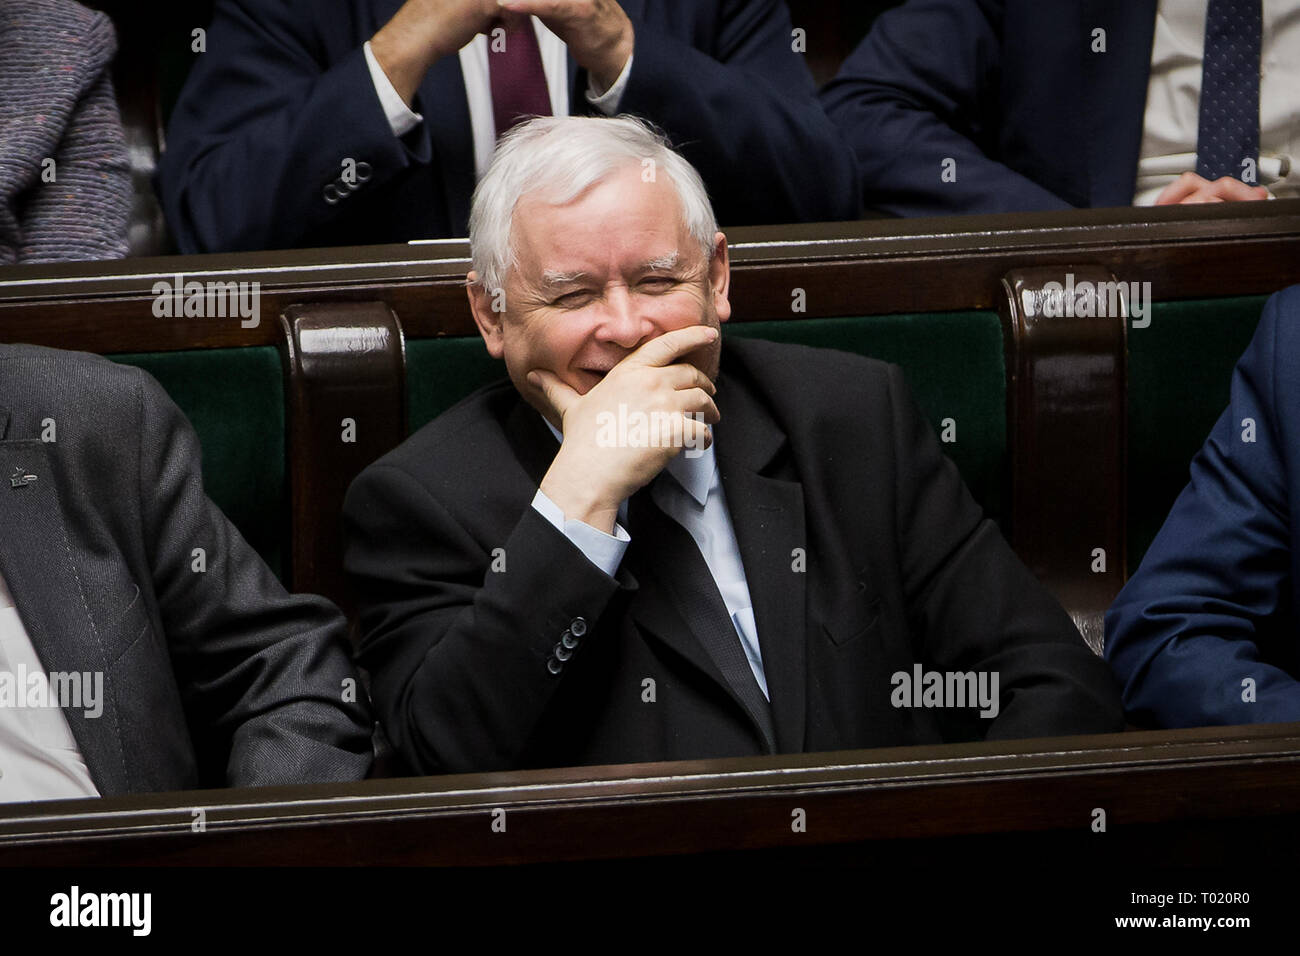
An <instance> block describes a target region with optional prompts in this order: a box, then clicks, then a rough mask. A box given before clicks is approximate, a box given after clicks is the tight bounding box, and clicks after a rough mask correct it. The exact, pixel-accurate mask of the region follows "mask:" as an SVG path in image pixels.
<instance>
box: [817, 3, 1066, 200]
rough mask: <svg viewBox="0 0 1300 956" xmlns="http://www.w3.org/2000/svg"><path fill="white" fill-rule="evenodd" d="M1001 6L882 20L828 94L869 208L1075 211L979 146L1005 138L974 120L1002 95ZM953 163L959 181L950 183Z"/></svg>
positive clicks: (917, 6) (920, 8) (954, 6)
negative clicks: (946, 175)
mask: <svg viewBox="0 0 1300 956" xmlns="http://www.w3.org/2000/svg"><path fill="white" fill-rule="evenodd" d="M1002 8H1003V4H1002V3H1001V2H997V0H977V2H975V0H911V2H909V3H907V4H905V5H903V6H902V7H899V8H897V9H894V10H890V11H887V12H885V13H883V14H881V15H880V17H879V18H878V19H877V20H876V21H875V23H874V24H872V27H871V31H870V32H869V33H868V34H867V36H866V38H865V39H863V41H862V43H861V44H859V46H858V48H857V49H856V50H854V51H853V53H851V54H850V55H849V57H848V59H846V60H845V61H844V64H843V66H842V67H841V68H840V72H839V74H838V75H837V76H836V77H835V79H834V80H832V81H831V82H830V83H828V84H827V85H826V87H825V89H823V90H822V93H821V102H822V106H823V107H824V108H825V110H826V114H827V115H828V116H829V117H830V118H831V120H832V122H834V124H835V125H836V126H837V127H838V128H839V129H840V131H841V133H842V134H843V136H844V137H845V139H846V140H847V141H848V143H849V145H850V146H851V147H852V149H853V152H854V154H855V155H856V157H857V171H858V175H859V180H860V183H861V187H862V192H863V201H864V202H865V203H866V205H868V206H870V207H873V208H876V209H882V210H885V211H886V212H891V213H894V214H896V215H899V216H941V215H950V214H953V213H994V212H1018V211H1026V210H1036V209H1069V208H1071V206H1070V204H1069V203H1067V202H1066V201H1065V200H1063V199H1061V198H1060V197H1059V196H1057V195H1056V194H1054V193H1052V192H1049V191H1048V190H1046V189H1044V188H1043V187H1042V186H1040V185H1038V184H1037V183H1035V182H1033V181H1032V180H1030V179H1028V178H1026V177H1025V176H1023V175H1021V174H1020V173H1018V172H1016V171H1015V170H1013V169H1011V168H1010V167H1008V166H1007V165H1005V164H1004V163H1001V162H998V161H997V160H995V159H992V158H990V157H989V156H988V155H987V153H986V152H985V151H984V149H982V148H981V147H980V146H979V145H978V144H977V142H976V140H977V139H981V138H982V139H985V140H988V141H993V140H995V139H996V135H997V131H996V130H977V129H976V128H975V127H974V125H973V123H972V118H974V117H978V116H980V115H982V114H983V113H986V112H987V111H988V110H987V107H986V106H985V101H987V100H988V99H989V98H990V97H995V96H996V95H997V83H998V67H999V63H998V61H999V56H1000V47H1001V42H1002V41H1001V37H1000V32H1001V18H1002ZM975 122H978V121H977V120H976V121H975ZM946 159H952V160H954V161H955V163H956V165H955V167H953V171H954V172H955V174H956V179H955V180H954V181H947V182H946V181H944V179H943V177H942V173H943V171H944V170H943V162H944V160H946Z"/></svg>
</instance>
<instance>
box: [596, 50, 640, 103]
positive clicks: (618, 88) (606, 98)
mask: <svg viewBox="0 0 1300 956" xmlns="http://www.w3.org/2000/svg"><path fill="white" fill-rule="evenodd" d="M634 56H635V54H633V56H629V57H628V58H627V62H626V63H624V64H623V72H621V73H619V75H618V79H616V80H615V81H614V82H613V84H612V85H611V86H610V88H609V89H607V90H606V91H605V92H604V93H601V94H600V95H599V96H598V95H596V85H595V83H594V82H593V81H592V79H591V76H590V74H588V76H587V102H588V103H590V104H591V105H592V106H594V107H595V108H596V109H598V110H599V111H600V112H602V113H604V114H605V115H606V116H613V115H614V114H615V113H617V112H618V104H619V101H621V100H622V99H623V91H624V90H626V89H627V78H628V77H629V76H630V75H631V74H632V60H633V58H634Z"/></svg>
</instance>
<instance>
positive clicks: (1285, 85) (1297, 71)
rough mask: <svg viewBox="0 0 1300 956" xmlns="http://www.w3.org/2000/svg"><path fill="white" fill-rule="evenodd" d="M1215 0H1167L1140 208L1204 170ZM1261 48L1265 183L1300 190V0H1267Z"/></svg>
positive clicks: (1287, 191)
mask: <svg viewBox="0 0 1300 956" xmlns="http://www.w3.org/2000/svg"><path fill="white" fill-rule="evenodd" d="M1208 5H1209V0H1160V3H1159V8H1158V10H1157V12H1156V29H1155V40H1154V42H1153V43H1152V45H1151V76H1150V80H1149V81H1148V83H1147V101H1146V115H1145V116H1144V118H1143V121H1142V147H1141V150H1140V152H1139V154H1138V156H1139V158H1138V174H1137V186H1136V191H1135V193H1134V196H1133V204H1134V205H1135V206H1150V205H1154V203H1155V201H1156V197H1157V196H1159V195H1160V192H1161V190H1163V189H1164V188H1165V187H1166V186H1168V185H1169V184H1170V183H1172V182H1173V181H1174V180H1175V179H1177V178H1178V176H1179V174H1180V173H1183V172H1186V171H1189V170H1190V171H1191V172H1195V171H1196V140H1197V134H1198V131H1199V127H1200V108H1201V59H1202V56H1203V54H1204V50H1205V14H1206V9H1207V7H1208ZM1263 14H1264V19H1263V33H1262V36H1261V43H1260V51H1259V71H1260V79H1259V169H1258V173H1259V182H1258V185H1260V186H1266V187H1268V190H1269V192H1271V193H1272V194H1273V195H1274V196H1277V197H1278V198H1281V199H1285V198H1290V197H1293V196H1300V169H1298V168H1297V164H1296V162H1294V161H1293V159H1300V93H1298V92H1297V91H1300V0H1263Z"/></svg>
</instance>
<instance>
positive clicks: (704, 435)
mask: <svg viewBox="0 0 1300 956" xmlns="http://www.w3.org/2000/svg"><path fill="white" fill-rule="evenodd" d="M712 444H713V429H712V428H710V427H709V425H708V424H706V423H705V422H702V421H700V420H699V419H698V418H687V419H686V421H685V423H684V424H683V425H682V447H684V448H708V447H709V446H710V445H712Z"/></svg>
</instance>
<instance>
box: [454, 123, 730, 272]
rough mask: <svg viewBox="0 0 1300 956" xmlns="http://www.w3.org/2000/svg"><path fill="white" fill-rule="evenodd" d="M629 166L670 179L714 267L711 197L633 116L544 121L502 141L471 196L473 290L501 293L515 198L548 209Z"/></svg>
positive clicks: (510, 257) (510, 255)
mask: <svg viewBox="0 0 1300 956" xmlns="http://www.w3.org/2000/svg"><path fill="white" fill-rule="evenodd" d="M629 164H635V165H636V166H638V167H639V168H640V169H642V170H643V172H644V173H645V174H646V175H654V176H659V175H666V176H667V177H668V179H669V181H670V182H671V183H672V184H673V186H674V188H675V189H676V190H677V198H678V199H679V200H680V201H681V207H682V220H683V222H684V223H685V224H686V228H687V230H688V231H689V232H690V234H691V235H692V236H693V237H694V238H695V240H696V241H697V242H698V243H699V244H700V249H701V250H702V251H703V253H704V258H705V259H706V260H710V259H712V257H713V237H714V235H715V234H716V233H717V231H718V224H717V219H716V218H715V217H714V215H713V206H712V205H711V204H710V203H709V194H708V192H706V191H705V188H704V182H703V180H701V179H700V174H699V173H697V172H696V171H695V167H693V166H692V165H691V164H690V163H688V162H687V161H686V160H685V159H683V158H682V157H681V156H680V155H679V154H677V153H676V152H674V151H673V148H672V146H671V145H669V143H668V139H667V137H665V136H664V135H663V133H661V132H660V131H659V130H658V129H656V128H655V127H654V126H652V125H651V124H649V123H647V122H645V121H644V120H641V119H638V118H636V117H634V116H613V117H597V116H542V117H538V118H536V119H532V120H529V121H528V122H526V123H521V124H520V125H519V126H516V127H515V128H514V129H512V130H511V131H510V132H509V133H507V134H506V135H505V136H504V137H503V138H502V140H501V142H500V144H498V146H497V150H496V154H495V155H494V156H493V157H492V164H491V165H490V166H489V167H488V171H487V172H486V173H485V174H484V176H483V178H482V179H481V180H479V184H478V186H477V187H476V188H475V190H474V198H473V200H472V202H471V205H470V214H469V245H470V257H471V260H472V265H473V269H474V271H475V272H476V273H477V274H478V283H479V285H481V286H482V287H483V288H484V289H487V290H489V291H495V290H497V289H501V288H504V282H505V277H506V272H507V271H508V270H509V269H510V267H511V266H513V265H514V262H515V256H514V247H513V245H512V243H511V234H510V231H511V226H512V224H513V221H514V214H515V204H516V203H517V202H518V201H519V200H520V198H521V197H523V196H524V195H526V194H528V193H532V192H537V191H542V192H544V193H545V196H546V199H547V200H548V201H549V202H551V203H554V204H555V205H557V206H559V205H564V204H565V203H568V202H572V201H573V200H574V199H576V198H577V197H578V196H579V195H580V194H582V193H583V192H584V191H586V190H587V189H589V188H590V187H592V186H593V185H595V184H596V183H599V182H601V181H603V180H605V179H607V178H608V177H609V176H610V175H612V174H613V173H614V172H616V171H617V170H619V169H621V168H623V167H625V166H627V165H629ZM647 171H648V172H647Z"/></svg>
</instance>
